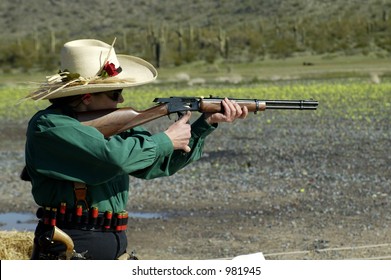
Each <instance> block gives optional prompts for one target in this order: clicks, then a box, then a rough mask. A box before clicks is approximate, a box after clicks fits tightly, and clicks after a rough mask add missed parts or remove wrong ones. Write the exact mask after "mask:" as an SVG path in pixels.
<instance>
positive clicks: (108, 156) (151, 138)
mask: <svg viewBox="0 0 391 280" xmlns="http://www.w3.org/2000/svg"><path fill="white" fill-rule="evenodd" d="M66 111H67V110H66ZM214 129H215V126H211V125H209V124H208V123H206V122H205V120H204V118H203V117H200V118H199V119H198V120H196V121H195V122H194V123H193V124H192V130H191V131H192V132H191V133H192V137H191V139H190V143H189V146H190V148H191V152H190V153H184V152H182V151H174V150H173V145H172V142H171V140H170V139H169V138H168V136H167V135H166V134H165V133H163V132H161V133H157V134H154V135H152V134H151V133H149V132H148V131H146V130H144V129H143V128H141V127H135V128H133V129H131V130H128V131H126V132H123V133H121V134H118V135H114V136H112V137H109V138H105V137H104V136H103V135H102V134H101V133H100V132H99V131H98V130H97V129H95V128H94V127H90V126H85V125H83V124H81V123H80V122H79V121H78V120H76V119H75V118H73V117H72V116H70V114H64V113H63V112H62V110H60V109H58V108H57V109H56V108H54V107H53V106H50V107H48V108H47V109H45V110H42V111H39V112H38V113H37V114H35V116H33V118H32V119H31V120H30V122H29V125H28V129H27V140H26V148H25V149H26V150H25V152H26V167H27V171H28V173H29V175H30V177H31V182H32V194H33V197H34V200H35V202H36V203H37V204H38V205H41V206H50V207H58V206H59V205H60V203H61V202H65V203H66V204H67V208H74V203H75V195H74V191H73V182H75V181H76V182H82V183H85V184H86V185H87V202H88V204H89V206H90V207H98V210H99V211H102V212H103V211H107V210H109V211H112V212H113V213H116V212H121V211H123V210H125V208H126V203H127V201H128V192H129V175H132V176H135V177H138V178H143V179H153V178H157V177H163V176H169V175H172V174H174V173H175V172H177V171H178V170H180V169H182V168H183V167H185V166H186V165H187V164H189V163H190V162H193V161H195V160H197V159H199V158H200V157H201V154H202V149H203V145H204V140H205V137H206V136H207V135H209V134H210V133H211V132H212V131H213V130H214Z"/></svg>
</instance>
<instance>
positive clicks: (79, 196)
mask: <svg viewBox="0 0 391 280" xmlns="http://www.w3.org/2000/svg"><path fill="white" fill-rule="evenodd" d="M73 191H74V193H75V198H76V202H75V205H76V207H77V206H78V205H79V204H84V206H85V208H86V209H87V210H89V206H88V203H87V186H86V184H84V183H80V182H73Z"/></svg>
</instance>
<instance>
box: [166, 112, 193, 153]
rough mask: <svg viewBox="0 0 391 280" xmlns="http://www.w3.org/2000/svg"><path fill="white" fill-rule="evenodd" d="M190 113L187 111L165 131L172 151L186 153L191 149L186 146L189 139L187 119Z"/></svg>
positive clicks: (189, 129) (189, 130)
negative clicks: (170, 142)
mask: <svg viewBox="0 0 391 280" xmlns="http://www.w3.org/2000/svg"><path fill="white" fill-rule="evenodd" d="M190 117H191V112H190V111H187V112H186V114H185V115H183V117H182V118H180V119H179V120H178V121H176V122H175V123H173V124H172V125H171V126H170V127H169V128H168V129H167V130H166V131H164V132H165V133H166V134H167V136H168V137H169V138H170V139H171V141H172V144H173V146H174V150H184V151H185V152H186V153H188V152H190V151H191V149H190V147H189V146H188V145H189V141H190V137H191V126H190V124H189V119H190Z"/></svg>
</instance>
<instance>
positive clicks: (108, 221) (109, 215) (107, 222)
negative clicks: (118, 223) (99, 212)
mask: <svg viewBox="0 0 391 280" xmlns="http://www.w3.org/2000/svg"><path fill="white" fill-rule="evenodd" d="M112 217H113V213H112V212H111V211H106V212H105V219H104V221H103V227H104V228H105V229H110V225H111V219H112Z"/></svg>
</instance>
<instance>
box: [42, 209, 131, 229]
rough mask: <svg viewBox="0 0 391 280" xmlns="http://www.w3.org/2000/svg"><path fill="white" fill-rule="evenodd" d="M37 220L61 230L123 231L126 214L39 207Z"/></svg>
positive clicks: (125, 226) (96, 210)
mask: <svg viewBox="0 0 391 280" xmlns="http://www.w3.org/2000/svg"><path fill="white" fill-rule="evenodd" d="M37 218H38V219H40V221H41V222H42V223H43V224H45V225H51V226H57V227H59V228H62V229H82V230H92V231H124V230H126V228H127V225H128V212H126V211H122V212H119V213H112V212H111V211H105V212H99V211H98V209H97V208H94V207H92V208H91V209H89V210H84V211H83V209H82V208H81V207H77V208H76V210H71V209H65V208H64V207H61V206H60V208H59V209H58V208H53V207H39V208H38V210H37Z"/></svg>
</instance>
